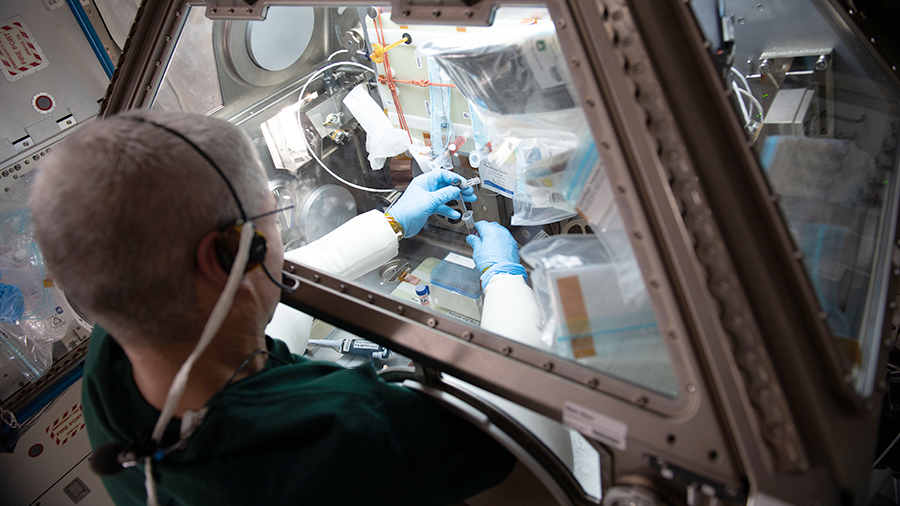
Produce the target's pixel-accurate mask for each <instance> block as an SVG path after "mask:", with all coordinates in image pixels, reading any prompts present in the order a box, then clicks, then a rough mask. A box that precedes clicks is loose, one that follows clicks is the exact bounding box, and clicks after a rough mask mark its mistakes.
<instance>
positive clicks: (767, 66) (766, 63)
mask: <svg viewBox="0 0 900 506" xmlns="http://www.w3.org/2000/svg"><path fill="white" fill-rule="evenodd" d="M771 70H772V62H771V61H770V60H769V59H768V58H767V59H765V60H763V61H762V62H761V63H760V64H759V73H760V74H768V73H769V72H770V71H771Z"/></svg>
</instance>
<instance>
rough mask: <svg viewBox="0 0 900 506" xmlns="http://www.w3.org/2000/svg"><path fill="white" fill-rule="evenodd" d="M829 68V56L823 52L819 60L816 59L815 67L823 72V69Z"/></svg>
mask: <svg viewBox="0 0 900 506" xmlns="http://www.w3.org/2000/svg"><path fill="white" fill-rule="evenodd" d="M827 68H828V56H826V55H824V54H823V55H822V56H820V57H819V59H818V60H816V65H815V69H816V70H818V71H819V72H822V71H823V70H825V69H827Z"/></svg>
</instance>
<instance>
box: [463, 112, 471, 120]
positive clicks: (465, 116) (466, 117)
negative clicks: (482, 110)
mask: <svg viewBox="0 0 900 506" xmlns="http://www.w3.org/2000/svg"><path fill="white" fill-rule="evenodd" d="M463 119H472V115H471V114H469V113H467V112H464V113H463Z"/></svg>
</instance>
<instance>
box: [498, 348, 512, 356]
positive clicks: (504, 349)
mask: <svg viewBox="0 0 900 506" xmlns="http://www.w3.org/2000/svg"><path fill="white" fill-rule="evenodd" d="M500 353H502V354H504V355H509V354H510V353H512V348H510V347H509V346H503V347H502V348H500Z"/></svg>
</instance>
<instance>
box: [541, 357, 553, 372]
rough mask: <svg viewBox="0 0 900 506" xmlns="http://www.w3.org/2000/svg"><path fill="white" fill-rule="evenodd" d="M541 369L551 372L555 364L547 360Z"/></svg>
mask: <svg viewBox="0 0 900 506" xmlns="http://www.w3.org/2000/svg"><path fill="white" fill-rule="evenodd" d="M541 369H543V370H545V371H550V370H552V369H553V362H551V361H549V360H547V361H546V362H544V363H543V364H541Z"/></svg>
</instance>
